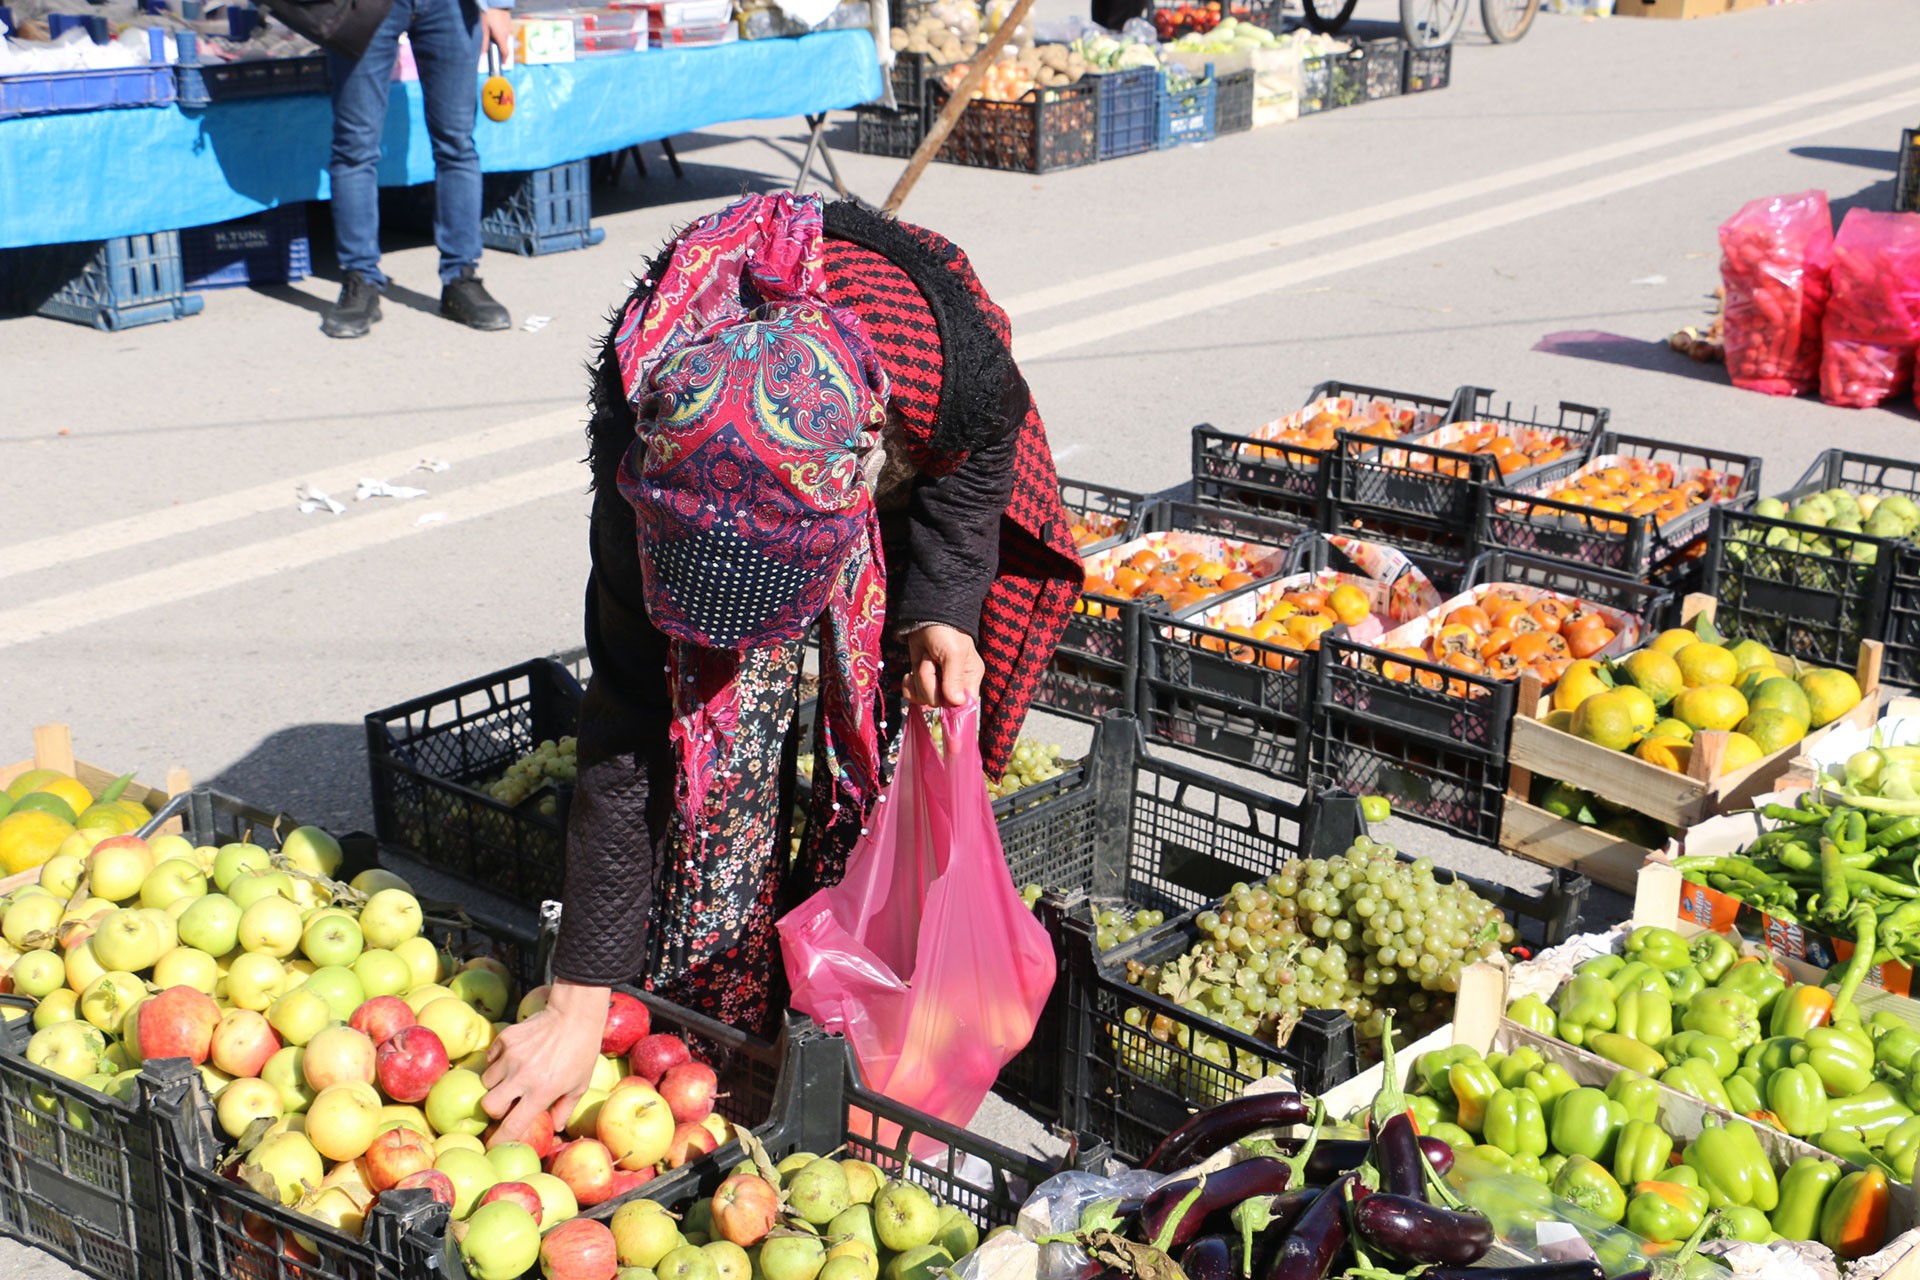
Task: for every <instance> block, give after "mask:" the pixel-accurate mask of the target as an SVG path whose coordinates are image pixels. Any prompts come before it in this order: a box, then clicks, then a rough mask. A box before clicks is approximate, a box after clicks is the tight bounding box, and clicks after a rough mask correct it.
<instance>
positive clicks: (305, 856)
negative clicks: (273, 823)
mask: <svg viewBox="0 0 1920 1280" xmlns="http://www.w3.org/2000/svg"><path fill="white" fill-rule="evenodd" d="M280 854H281V856H282V857H284V858H285V859H286V860H287V863H288V865H289V866H291V867H292V868H293V869H294V870H296V871H304V872H306V873H307V874H308V875H310V876H324V877H326V878H327V879H329V880H331V879H332V878H333V875H334V873H335V872H336V871H338V870H340V842H339V841H338V840H335V839H334V838H333V837H332V836H330V835H328V834H327V833H326V832H324V831H322V830H321V829H320V828H318V827H295V828H294V829H293V830H291V831H289V832H287V835H286V839H284V840H282V841H281V842H280Z"/></svg>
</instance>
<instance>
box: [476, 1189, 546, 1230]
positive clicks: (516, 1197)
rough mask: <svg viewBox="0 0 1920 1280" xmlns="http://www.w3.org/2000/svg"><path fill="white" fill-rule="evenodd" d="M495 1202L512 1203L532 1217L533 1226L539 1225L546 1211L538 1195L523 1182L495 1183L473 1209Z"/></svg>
mask: <svg viewBox="0 0 1920 1280" xmlns="http://www.w3.org/2000/svg"><path fill="white" fill-rule="evenodd" d="M495 1200H511V1201H513V1202H514V1203H515V1204H517V1205H519V1206H520V1207H521V1208H523V1209H525V1210H526V1211H527V1212H528V1213H530V1214H532V1215H533V1221H534V1223H535V1225H538V1224H539V1222H540V1219H541V1217H542V1216H543V1214H544V1213H545V1211H546V1205H544V1204H543V1203H541V1200H540V1193H539V1192H538V1191H535V1190H534V1189H533V1188H532V1187H530V1186H528V1185H527V1184H526V1183H524V1182H496V1183H494V1184H493V1185H492V1186H491V1187H488V1188H487V1192H486V1194H485V1195H483V1196H481V1197H480V1198H479V1199H478V1200H476V1201H475V1202H474V1205H473V1207H474V1208H476V1209H479V1208H483V1207H484V1206H486V1205H490V1204H492V1203H493V1202H494V1201H495Z"/></svg>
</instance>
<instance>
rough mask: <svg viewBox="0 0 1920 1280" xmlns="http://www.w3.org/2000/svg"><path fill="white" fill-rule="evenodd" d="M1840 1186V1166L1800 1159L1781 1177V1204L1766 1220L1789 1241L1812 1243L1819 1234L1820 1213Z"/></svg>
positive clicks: (1822, 1161) (1817, 1158)
mask: <svg viewBox="0 0 1920 1280" xmlns="http://www.w3.org/2000/svg"><path fill="white" fill-rule="evenodd" d="M1839 1184H1840V1166H1839V1165H1837V1164H1835V1163H1834V1162H1833V1161H1831V1160H1822V1159H1821V1158H1820V1157H1819V1156H1801V1157H1800V1158H1799V1159H1798V1160H1795V1161H1794V1162H1793V1163H1792V1164H1790V1165H1788V1166H1787V1171H1786V1172H1785V1173H1784V1174H1782V1175H1781V1176H1780V1203H1779V1204H1778V1205H1775V1206H1774V1210H1773V1213H1772V1214H1771V1215H1769V1221H1771V1222H1772V1224H1773V1229H1774V1231H1776V1232H1777V1233H1779V1235H1781V1236H1782V1237H1783V1238H1785V1239H1788V1240H1812V1239H1814V1238H1815V1237H1816V1236H1818V1235H1819V1234H1820V1210H1821V1209H1822V1208H1824V1207H1825V1206H1826V1203H1827V1196H1828V1195H1830V1194H1831V1193H1832V1192H1833V1189H1834V1188H1835V1187H1836V1186H1838V1185H1839Z"/></svg>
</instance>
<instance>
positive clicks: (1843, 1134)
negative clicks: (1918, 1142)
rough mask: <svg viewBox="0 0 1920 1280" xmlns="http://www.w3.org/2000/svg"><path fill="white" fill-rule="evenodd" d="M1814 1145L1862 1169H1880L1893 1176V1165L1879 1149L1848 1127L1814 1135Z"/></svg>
mask: <svg viewBox="0 0 1920 1280" xmlns="http://www.w3.org/2000/svg"><path fill="white" fill-rule="evenodd" d="M1813 1145H1814V1146H1816V1147H1818V1148H1820V1149H1821V1150H1822V1151H1824V1152H1826V1153H1827V1154H1829V1155H1834V1156H1838V1157H1840V1158H1841V1159H1842V1160H1845V1161H1847V1162H1848V1163H1850V1164H1857V1165H1859V1166H1860V1167H1861V1168H1862V1169H1880V1170H1883V1171H1885V1172H1886V1173H1887V1174H1888V1176H1892V1174H1893V1169H1892V1167H1891V1166H1890V1165H1889V1164H1888V1163H1887V1162H1886V1161H1885V1160H1884V1159H1882V1158H1881V1155H1880V1153H1879V1152H1878V1151H1875V1150H1874V1149H1873V1148H1871V1147H1869V1146H1868V1145H1867V1144H1866V1143H1864V1142H1862V1141H1861V1140H1860V1135H1859V1134H1857V1133H1853V1132H1850V1131H1848V1130H1846V1129H1828V1130H1827V1131H1826V1132H1824V1133H1816V1134H1814V1135H1813Z"/></svg>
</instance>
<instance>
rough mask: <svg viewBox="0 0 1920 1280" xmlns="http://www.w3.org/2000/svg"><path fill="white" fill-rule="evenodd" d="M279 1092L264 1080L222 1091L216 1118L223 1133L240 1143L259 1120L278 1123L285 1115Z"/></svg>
mask: <svg viewBox="0 0 1920 1280" xmlns="http://www.w3.org/2000/svg"><path fill="white" fill-rule="evenodd" d="M285 1109H286V1108H285V1104H284V1103H283V1102H281V1100H280V1091H279V1090H278V1089H276V1088H274V1087H273V1086H272V1085H270V1084H268V1083H267V1082H266V1081H265V1080H246V1079H241V1080H235V1081H234V1082H233V1083H232V1084H230V1085H228V1086H227V1087H226V1088H225V1089H222V1090H221V1091H220V1105H219V1107H218V1109H217V1115H218V1118H219V1120H220V1128H221V1130H222V1131H223V1132H224V1133H225V1134H226V1135H227V1136H228V1137H229V1138H234V1139H238V1138H239V1137H240V1135H241V1134H243V1133H245V1132H246V1131H247V1128H248V1126H249V1125H251V1124H253V1122H254V1121H256V1120H260V1119H263V1118H264V1119H269V1120H278V1119H279V1118H280V1117H281V1116H282V1115H283V1114H285Z"/></svg>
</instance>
